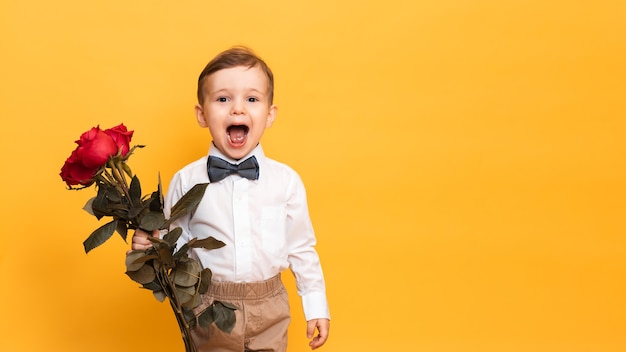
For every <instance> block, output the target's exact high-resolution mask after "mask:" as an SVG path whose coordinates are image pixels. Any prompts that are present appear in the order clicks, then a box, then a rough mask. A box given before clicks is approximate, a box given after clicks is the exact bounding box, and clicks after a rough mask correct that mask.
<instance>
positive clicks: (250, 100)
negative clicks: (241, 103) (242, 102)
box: [248, 97, 259, 103]
mask: <svg viewBox="0 0 626 352" xmlns="http://www.w3.org/2000/svg"><path fill="white" fill-rule="evenodd" d="M255 101H259V99H257V98H255V97H250V98H248V102H250V103H254V102H255Z"/></svg>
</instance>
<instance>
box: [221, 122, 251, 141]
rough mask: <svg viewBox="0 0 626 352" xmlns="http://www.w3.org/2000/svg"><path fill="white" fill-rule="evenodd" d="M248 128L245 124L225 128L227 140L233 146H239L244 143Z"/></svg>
mask: <svg viewBox="0 0 626 352" xmlns="http://www.w3.org/2000/svg"><path fill="white" fill-rule="evenodd" d="M249 129H250V128H249V127H248V126H246V125H231V126H228V128H227V129H226V134H228V140H229V142H230V144H232V145H233V146H241V145H243V144H245V143H246V137H248V130H249Z"/></svg>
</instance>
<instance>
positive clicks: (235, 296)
mask: <svg viewBox="0 0 626 352" xmlns="http://www.w3.org/2000/svg"><path fill="white" fill-rule="evenodd" d="M202 300H203V304H202V305H200V306H199V307H198V308H197V313H199V312H201V311H202V310H204V309H205V308H206V307H207V306H208V305H210V304H211V303H213V301H214V300H217V301H223V302H228V303H231V304H234V305H235V306H237V307H238V309H237V310H236V311H235V316H236V318H237V322H236V324H235V327H234V328H233V331H231V333H230V334H228V333H225V332H223V331H221V330H220V329H219V328H218V327H217V326H216V325H215V323H212V324H211V325H210V326H209V328H208V330H207V329H206V328H202V327H200V326H199V325H198V326H197V327H196V328H195V329H194V330H193V331H192V332H191V335H192V338H193V340H194V343H195V345H196V347H197V349H198V352H248V351H250V352H252V351H256V352H285V351H287V328H288V327H289V322H290V320H291V316H290V313H289V299H288V297H287V291H286V290H285V286H284V285H283V283H282V281H281V279H280V275H276V276H274V277H273V278H271V279H269V280H266V281H260V282H251V283H234V282H212V283H211V287H210V288H209V292H207V294H206V295H203V296H202Z"/></svg>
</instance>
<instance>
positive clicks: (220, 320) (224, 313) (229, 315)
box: [213, 301, 236, 334]
mask: <svg viewBox="0 0 626 352" xmlns="http://www.w3.org/2000/svg"><path fill="white" fill-rule="evenodd" d="M229 306H232V305H229ZM213 318H214V319H215V325H217V327H218V328H219V329H220V330H222V331H223V332H225V333H227V334H230V332H231V331H232V330H233V328H234V327H235V319H236V318H235V310H234V309H232V308H230V307H227V306H225V305H224V303H222V302H220V301H215V302H213Z"/></svg>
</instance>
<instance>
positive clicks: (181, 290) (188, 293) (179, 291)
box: [174, 286, 196, 307]
mask: <svg viewBox="0 0 626 352" xmlns="http://www.w3.org/2000/svg"><path fill="white" fill-rule="evenodd" d="M174 289H175V291H176V297H178V301H179V302H180V304H181V305H183V306H185V307H188V303H189V302H193V298H194V296H195V294H196V289H195V287H193V286H192V287H182V286H175V288H174Z"/></svg>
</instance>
